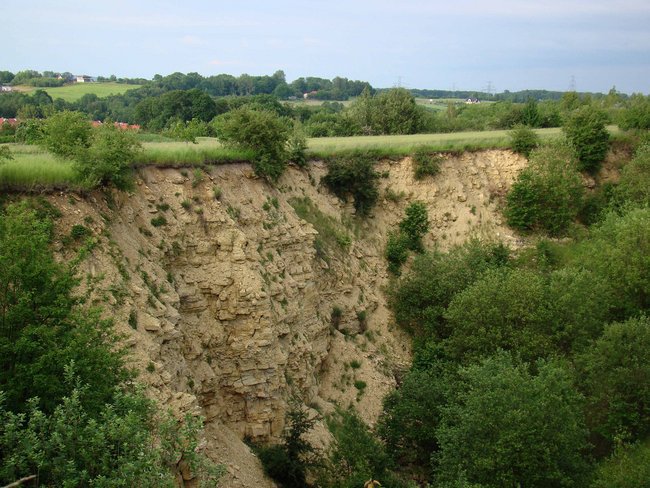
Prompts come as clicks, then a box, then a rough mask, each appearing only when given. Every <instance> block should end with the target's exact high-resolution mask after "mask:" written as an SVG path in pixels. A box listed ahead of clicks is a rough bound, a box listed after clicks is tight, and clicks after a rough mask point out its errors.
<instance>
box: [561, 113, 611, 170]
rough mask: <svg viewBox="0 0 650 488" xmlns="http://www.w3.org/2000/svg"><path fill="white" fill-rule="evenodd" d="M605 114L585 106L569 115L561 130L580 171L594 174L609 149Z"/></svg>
mask: <svg viewBox="0 0 650 488" xmlns="http://www.w3.org/2000/svg"><path fill="white" fill-rule="evenodd" d="M606 121H607V116H606V114H605V113H604V112H603V111H601V110H599V109H597V108H595V107H593V106H591V105H586V106H584V107H581V108H579V109H578V110H576V111H574V112H573V113H572V114H570V115H569V117H568V118H567V120H566V122H565V123H564V126H563V127H562V129H563V130H564V133H565V134H566V137H567V139H568V141H569V143H570V144H571V145H572V146H573V148H574V149H575V151H576V154H577V157H578V168H579V169H580V171H589V172H590V173H596V172H598V170H599V169H600V166H601V164H602V162H603V160H604V159H605V156H606V155H607V151H608V149H609V132H608V131H607V127H605V123H606Z"/></svg>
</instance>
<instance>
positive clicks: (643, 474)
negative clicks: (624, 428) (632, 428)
mask: <svg viewBox="0 0 650 488" xmlns="http://www.w3.org/2000/svg"><path fill="white" fill-rule="evenodd" d="M590 486H591V488H648V487H649V486H650V442H647V441H646V442H644V443H637V444H632V445H622V446H620V447H619V448H618V449H617V450H616V452H615V453H614V454H613V455H612V456H611V457H610V458H609V459H607V460H606V461H604V462H602V463H601V464H600V465H599V466H598V468H597V470H596V473H595V475H594V479H593V481H592V483H591V485H590Z"/></svg>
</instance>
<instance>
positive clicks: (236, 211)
mask: <svg viewBox="0 0 650 488" xmlns="http://www.w3.org/2000/svg"><path fill="white" fill-rule="evenodd" d="M226 212H227V213H228V215H230V218H231V219H233V220H239V217H240V216H241V209H240V208H239V207H233V206H232V205H228V206H227V207H226Z"/></svg>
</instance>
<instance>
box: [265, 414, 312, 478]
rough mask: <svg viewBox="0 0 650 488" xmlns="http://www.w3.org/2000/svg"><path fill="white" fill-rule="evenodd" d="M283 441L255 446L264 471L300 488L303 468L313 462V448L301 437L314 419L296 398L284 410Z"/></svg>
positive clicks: (304, 474) (303, 475)
mask: <svg viewBox="0 0 650 488" xmlns="http://www.w3.org/2000/svg"><path fill="white" fill-rule="evenodd" d="M286 422H287V424H286V425H285V430H284V433H283V434H282V439H283V443H282V444H280V445H275V446H269V447H261V448H257V451H258V456H259V458H260V461H261V462H262V465H263V466H264V471H265V472H266V474H268V475H269V476H270V477H271V478H273V479H274V480H275V481H276V482H278V483H280V485H281V486H283V487H285V488H304V487H305V486H307V482H306V474H307V469H308V468H309V467H311V466H314V464H315V450H314V448H313V447H312V446H311V445H310V444H309V442H307V441H306V440H305V439H304V435H305V434H306V433H307V432H308V431H309V430H311V428H312V427H313V425H314V423H315V419H310V418H309V416H308V415H307V412H306V411H305V410H304V409H303V408H302V407H301V406H300V404H299V403H298V402H297V401H293V402H292V404H291V406H290V409H289V410H288V411H287V416H286Z"/></svg>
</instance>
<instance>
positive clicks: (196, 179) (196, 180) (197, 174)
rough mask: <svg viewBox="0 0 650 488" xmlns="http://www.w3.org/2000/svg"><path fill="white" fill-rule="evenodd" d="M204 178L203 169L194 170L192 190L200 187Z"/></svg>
mask: <svg viewBox="0 0 650 488" xmlns="http://www.w3.org/2000/svg"><path fill="white" fill-rule="evenodd" d="M203 178H204V176H203V170H202V169H201V168H194V171H192V188H196V187H197V186H199V185H200V184H201V182H202V181H203Z"/></svg>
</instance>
